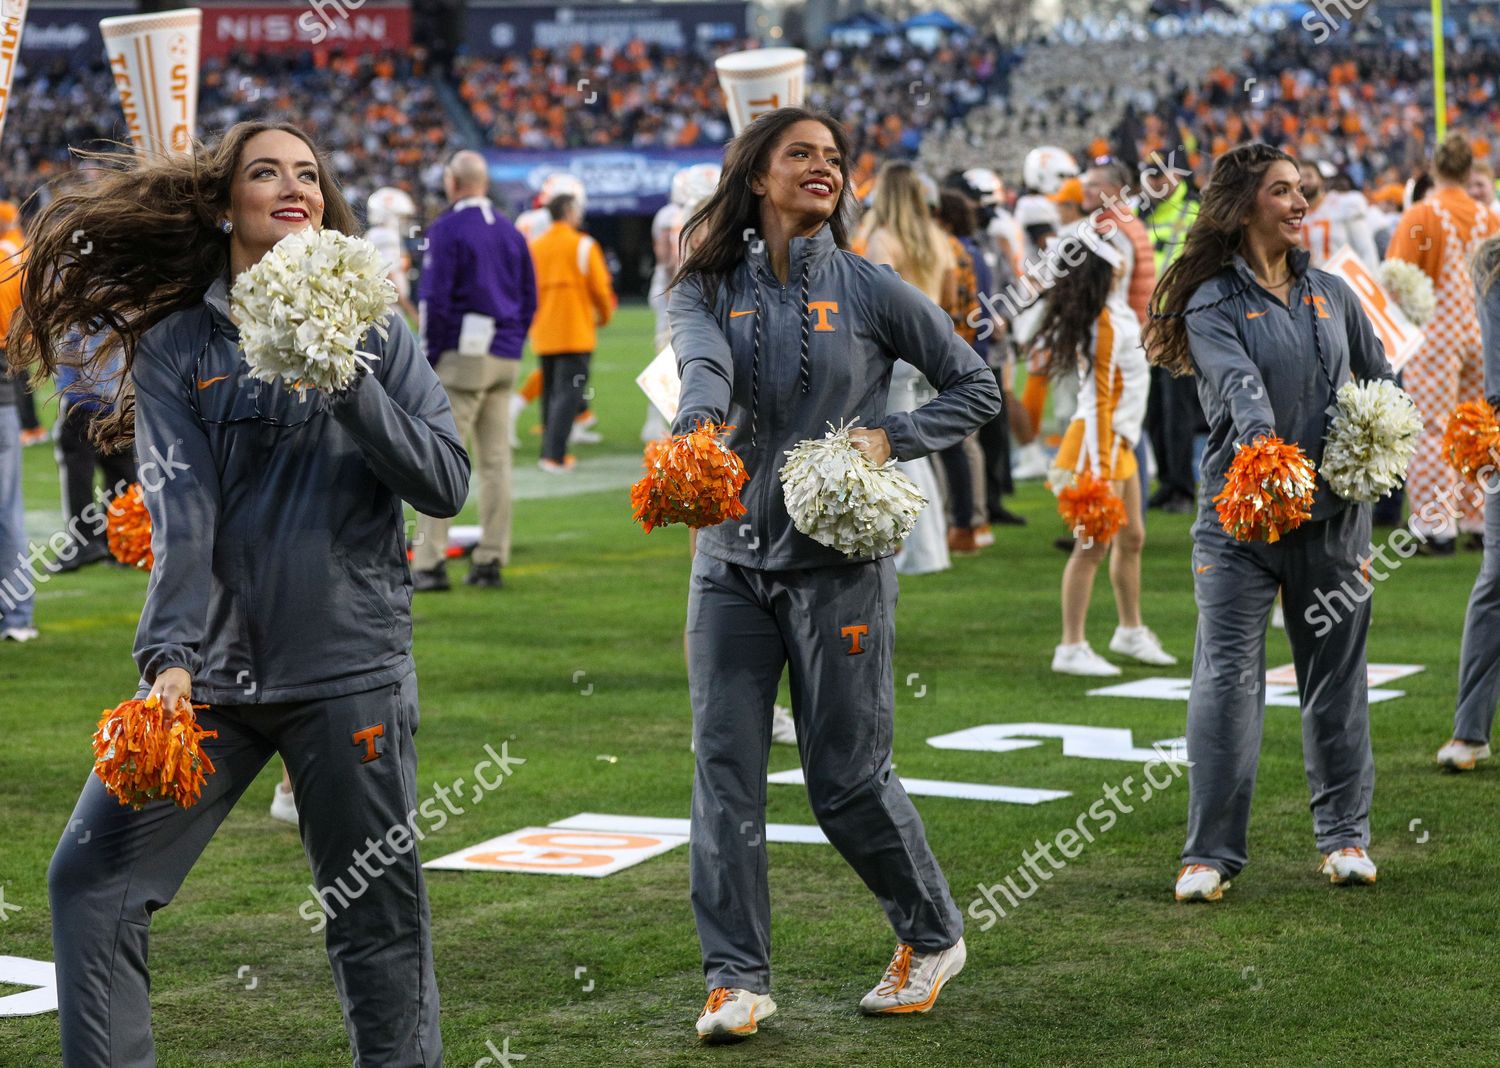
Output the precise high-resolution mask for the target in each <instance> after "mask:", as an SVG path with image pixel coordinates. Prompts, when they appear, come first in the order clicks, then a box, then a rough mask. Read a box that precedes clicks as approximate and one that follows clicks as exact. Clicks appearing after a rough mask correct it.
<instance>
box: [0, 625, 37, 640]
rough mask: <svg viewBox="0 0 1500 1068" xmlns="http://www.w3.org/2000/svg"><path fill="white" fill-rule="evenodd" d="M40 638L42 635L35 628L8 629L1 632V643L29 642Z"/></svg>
mask: <svg viewBox="0 0 1500 1068" xmlns="http://www.w3.org/2000/svg"><path fill="white" fill-rule="evenodd" d="M40 637H41V633H40V632H39V631H38V630H37V629H36V628H35V627H6V628H5V629H4V630H0V641H6V642H29V641H35V640H36V639H37V638H40Z"/></svg>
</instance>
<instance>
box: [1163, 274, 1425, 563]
mask: <svg viewBox="0 0 1500 1068" xmlns="http://www.w3.org/2000/svg"><path fill="white" fill-rule="evenodd" d="M1291 265H1292V273H1293V275H1294V276H1295V278H1296V280H1295V281H1294V282H1293V283H1292V289H1291V293H1290V294H1289V297H1288V300H1289V303H1288V304H1283V303H1281V301H1280V300H1278V299H1277V298H1276V297H1273V296H1272V295H1271V294H1270V293H1268V292H1267V291H1266V290H1264V289H1262V288H1261V287H1260V286H1259V285H1258V284H1257V283H1256V281H1255V274H1254V272H1252V271H1251V270H1250V266H1249V265H1248V264H1247V263H1246V262H1245V260H1244V258H1243V257H1240V256H1236V257H1235V259H1234V263H1233V265H1232V266H1231V267H1228V268H1225V270H1224V271H1222V272H1221V273H1220V274H1219V275H1217V276H1216V277H1214V278H1211V279H1210V280H1209V281H1207V282H1205V283H1203V285H1201V286H1200V287H1199V288H1198V291H1197V292H1196V293H1194V294H1193V297H1192V299H1191V300H1190V301H1189V302H1188V313H1187V331H1188V347H1189V351H1190V352H1191V354H1192V360H1193V369H1194V371H1195V372H1196V373H1197V376H1198V398H1199V400H1201V401H1202V402H1203V412H1204V414H1205V415H1206V416H1207V417H1208V447H1207V449H1205V451H1204V453H1203V485H1202V487H1201V488H1200V490H1199V498H1198V499H1199V509H1198V521H1197V523H1196V524H1195V526H1194V533H1195V534H1202V533H1204V532H1207V533H1209V534H1212V535H1222V534H1223V529H1222V528H1221V527H1220V525H1219V519H1218V512H1217V510H1216V508H1215V506H1214V504H1213V498H1214V497H1215V496H1216V495H1217V494H1218V493H1219V491H1220V490H1222V489H1223V488H1224V476H1225V475H1226V474H1227V473H1228V471H1229V465H1230V464H1231V463H1232V462H1233V461H1234V454H1235V445H1236V443H1240V444H1246V445H1248V444H1249V443H1250V442H1252V441H1254V440H1255V438H1256V436H1257V435H1260V434H1266V433H1269V432H1272V431H1274V432H1275V433H1276V434H1278V435H1279V436H1280V437H1281V440H1283V441H1285V442H1288V443H1290V444H1296V445H1300V446H1301V447H1302V451H1303V452H1305V453H1306V454H1307V456H1308V458H1309V459H1310V460H1312V462H1313V466H1315V467H1316V466H1317V465H1319V464H1321V463H1322V462H1323V439H1324V437H1325V436H1326V433H1327V428H1328V420H1329V415H1328V410H1329V408H1331V407H1332V406H1333V403H1334V394H1335V393H1336V392H1337V391H1338V387H1339V386H1342V385H1343V384H1344V383H1345V382H1348V381H1351V380H1352V379H1358V380H1360V381H1361V382H1365V381H1369V380H1371V379H1377V378H1384V379H1391V380H1394V378H1395V376H1394V375H1392V374H1391V368H1390V365H1389V364H1388V363H1387V362H1386V359H1385V348H1384V346H1382V345H1381V343H1380V338H1379V337H1377V336H1376V334H1375V328H1374V327H1373V326H1372V325H1371V324H1370V320H1369V318H1368V317H1367V316H1366V315H1365V311H1364V308H1363V307H1362V306H1361V305H1360V303H1359V298H1358V297H1357V296H1355V295H1354V291H1353V290H1352V289H1350V288H1349V286H1348V284H1347V283H1346V282H1345V281H1344V280H1343V279H1342V278H1339V277H1337V276H1335V275H1331V274H1329V273H1328V272H1326V271H1320V270H1315V269H1309V267H1308V255H1307V253H1306V252H1303V251H1301V250H1300V249H1294V250H1293V251H1292V252H1291ZM1209 305H1214V306H1213V307H1208V306H1209ZM1314 330H1316V331H1317V336H1316V338H1314V335H1313V331H1314ZM1320 354H1321V358H1320ZM1348 504H1349V502H1348V501H1346V500H1344V498H1342V497H1340V496H1338V495H1337V494H1335V493H1334V492H1333V491H1332V490H1331V489H1329V488H1328V484H1327V483H1326V482H1324V481H1323V478H1322V476H1321V475H1320V476H1319V477H1318V489H1317V495H1316V496H1315V497H1314V498H1313V506H1312V518H1313V520H1320V519H1327V518H1329V517H1330V516H1332V515H1336V514H1337V513H1338V512H1340V511H1342V510H1343V509H1344V508H1345V507H1347V506H1348Z"/></svg>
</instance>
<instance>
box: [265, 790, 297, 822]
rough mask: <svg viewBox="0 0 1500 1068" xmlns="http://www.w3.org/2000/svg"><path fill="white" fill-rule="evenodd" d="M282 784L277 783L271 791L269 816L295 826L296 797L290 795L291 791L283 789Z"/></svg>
mask: <svg viewBox="0 0 1500 1068" xmlns="http://www.w3.org/2000/svg"><path fill="white" fill-rule="evenodd" d="M282 786H283V784H282V783H277V784H276V789H275V790H274V791H272V793H271V818H272V819H273V820H280V821H281V822H282V823H290V824H291V825H292V826H293V827H296V826H298V823H297V799H296V797H294V796H293V795H292V791H290V790H283V789H282V788H281V787H282Z"/></svg>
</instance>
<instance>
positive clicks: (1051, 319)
mask: <svg viewBox="0 0 1500 1068" xmlns="http://www.w3.org/2000/svg"><path fill="white" fill-rule="evenodd" d="M1064 240H1071V239H1070V238H1064ZM1114 283H1115V269H1114V267H1113V266H1111V265H1110V263H1109V261H1107V260H1106V259H1104V257H1102V256H1097V255H1095V254H1094V253H1093V252H1086V253H1085V254H1084V256H1083V260H1082V261H1081V262H1080V263H1079V264H1078V266H1077V267H1073V268H1071V269H1069V270H1065V271H1060V272H1059V273H1058V275H1057V280H1056V281H1055V282H1054V283H1053V284H1052V286H1051V288H1050V289H1048V290H1047V295H1046V296H1045V297H1043V298H1042V300H1043V305H1042V309H1043V310H1042V321H1041V323H1040V325H1038V326H1037V331H1036V335H1035V337H1034V338H1033V339H1032V346H1033V347H1034V348H1037V349H1039V350H1041V351H1042V352H1045V353H1047V374H1048V376H1049V377H1052V378H1060V377H1062V376H1063V375H1067V374H1073V373H1076V372H1077V370H1078V368H1079V367H1080V366H1084V367H1089V366H1091V365H1092V364H1093V362H1094V352H1093V344H1092V343H1093V338H1094V324H1095V323H1096V322H1097V321H1098V319H1099V313H1100V312H1102V311H1103V310H1104V306H1105V305H1106V304H1107V303H1109V291H1110V288H1111V287H1112V286H1113V285H1114Z"/></svg>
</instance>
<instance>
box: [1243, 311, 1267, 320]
mask: <svg viewBox="0 0 1500 1068" xmlns="http://www.w3.org/2000/svg"><path fill="white" fill-rule="evenodd" d="M1265 314H1267V313H1266V312H1263V311H1258V312H1246V313H1245V318H1246V319H1259V318H1260V317H1261V316H1262V315H1265Z"/></svg>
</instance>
